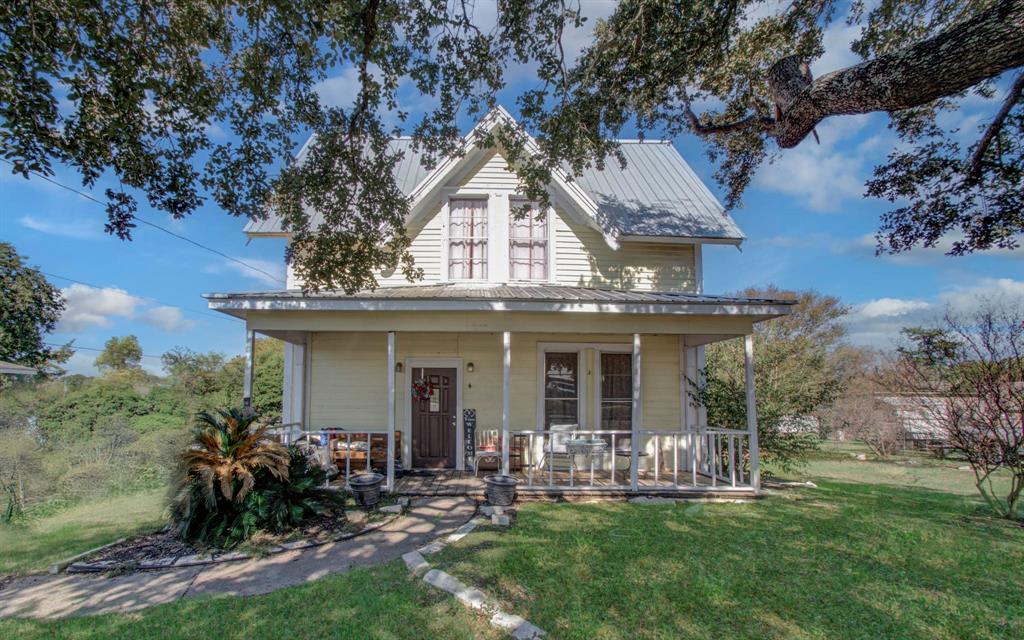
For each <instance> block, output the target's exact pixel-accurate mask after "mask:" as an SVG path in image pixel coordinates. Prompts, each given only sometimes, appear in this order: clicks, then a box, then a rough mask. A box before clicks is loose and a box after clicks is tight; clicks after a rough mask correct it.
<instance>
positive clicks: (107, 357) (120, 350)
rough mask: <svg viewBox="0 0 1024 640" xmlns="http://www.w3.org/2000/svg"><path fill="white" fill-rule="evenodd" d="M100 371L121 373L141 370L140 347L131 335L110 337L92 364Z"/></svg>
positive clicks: (136, 339)
mask: <svg viewBox="0 0 1024 640" xmlns="http://www.w3.org/2000/svg"><path fill="white" fill-rule="evenodd" d="M94 364H95V365H96V368H97V369H99V370H100V371H108V372H114V373H123V372H127V371H133V370H136V371H137V370H140V369H142V345H140V344H139V339H138V338H136V337H135V336H133V335H128V336H124V337H123V338H120V337H118V336H111V337H110V338H109V339H108V340H107V341H106V343H104V345H103V351H102V352H100V355H98V356H96V361H95V363H94Z"/></svg>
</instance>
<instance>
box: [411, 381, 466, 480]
mask: <svg viewBox="0 0 1024 640" xmlns="http://www.w3.org/2000/svg"><path fill="white" fill-rule="evenodd" d="M456 373H457V372H456V370H455V369H431V368H422V369H421V368H418V367H417V368H415V369H413V375H412V379H413V381H415V380H419V379H421V378H422V379H423V380H424V381H426V382H427V383H428V384H429V385H430V388H431V389H433V390H434V393H433V395H431V396H430V397H429V398H420V399H416V398H415V397H414V398H413V400H412V466H413V467H421V468H422V467H430V468H454V467H455V429H456V425H457V424H458V421H457V419H456V413H455V412H456V406H455V404H456V403H455V384H456V380H455V377H456ZM410 384H411V383H410Z"/></svg>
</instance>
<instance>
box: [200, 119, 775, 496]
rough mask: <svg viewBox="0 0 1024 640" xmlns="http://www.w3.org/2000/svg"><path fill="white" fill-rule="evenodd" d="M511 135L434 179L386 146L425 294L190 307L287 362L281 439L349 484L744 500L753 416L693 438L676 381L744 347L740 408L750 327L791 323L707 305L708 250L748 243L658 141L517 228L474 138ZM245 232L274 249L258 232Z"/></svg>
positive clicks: (298, 287)
mask: <svg viewBox="0 0 1024 640" xmlns="http://www.w3.org/2000/svg"><path fill="white" fill-rule="evenodd" d="M518 126H519V125H518V124H517V123H516V122H515V120H514V119H513V118H512V116H511V115H509V114H508V112H506V111H505V110H504V109H501V108H497V109H495V110H494V111H492V112H491V113H490V114H488V115H487V116H486V117H485V118H484V119H483V120H482V121H481V122H480V123H479V124H478V125H477V126H476V127H475V128H474V130H473V131H472V132H470V134H469V135H467V136H466V138H465V139H464V143H463V148H462V150H461V153H457V154H455V155H452V156H451V157H449V158H442V159H441V161H440V162H439V163H438V164H437V167H436V168H435V169H433V170H428V169H427V168H426V167H425V166H424V165H423V164H421V162H420V156H419V155H418V154H417V153H416V152H415V151H414V149H413V148H412V144H411V141H410V140H408V139H403V138H396V139H395V140H394V142H393V145H394V147H395V148H396V149H400V150H401V151H403V152H404V157H403V159H402V160H401V161H400V162H399V163H398V166H397V167H396V169H395V171H396V174H395V177H396V179H397V182H398V184H399V186H400V187H401V188H402V189H403V190H404V192H405V193H406V195H407V197H408V199H409V203H410V214H409V217H408V219H407V229H408V234H409V236H410V238H411V240H412V245H411V248H410V251H411V253H412V255H413V257H414V258H415V261H416V266H417V267H419V268H421V269H422V270H423V274H424V275H423V279H422V281H419V282H416V283H409V282H406V281H405V280H404V279H403V277H402V275H401V273H398V272H395V271H391V272H386V273H380V274H377V279H378V282H379V283H380V287H379V288H377V289H376V290H372V291H360V292H356V293H353V294H345V293H343V292H339V291H326V292H319V293H305V292H303V286H302V284H303V283H302V282H301V281H299V280H298V279H297V278H296V277H295V274H294V273H293V272H292V271H291V270H290V269H289V275H288V284H287V289H286V290H283V291H265V292H259V293H248V292H246V293H214V294H208V295H207V296H206V297H207V299H208V304H209V306H210V308H211V309H215V310H217V311H219V312H222V313H226V314H230V315H232V316H235V317H238V318H241V319H243V320H245V322H246V329H247V334H248V340H247V346H248V348H249V349H250V356H251V348H252V347H251V345H252V339H253V336H254V335H255V334H256V333H260V334H263V335H267V336H271V337H275V338H279V339H281V340H283V341H284V342H285V343H286V346H285V374H284V375H285V382H284V387H285V388H284V407H283V414H284V418H283V421H284V422H285V423H287V424H289V425H292V426H293V428H294V430H295V432H296V433H297V434H298V433H299V432H302V434H303V435H301V436H297V437H305V438H306V441H307V442H311V441H315V442H317V443H320V444H319V446H322V447H327V448H328V449H329V451H330V452H331V455H332V456H333V460H334V462H335V463H336V464H337V466H338V467H339V469H341V470H342V471H343V472H345V473H346V477H347V474H348V473H354V472H356V471H359V470H362V469H364V468H367V469H368V468H379V469H380V470H381V471H384V472H385V473H386V474H387V478H388V483H389V484H390V485H392V486H393V483H394V477H395V469H396V467H400V468H403V469H406V470H408V469H447V470H450V472H451V473H450V474H449V475H451V474H459V473H460V472H465V473H466V474H467V475H471V474H472V473H473V472H475V471H476V470H477V469H478V468H479V466H480V465H481V464H484V465H488V464H489V465H496V466H498V467H499V468H501V469H502V470H503V471H504V472H505V473H511V474H515V475H517V476H518V477H519V478H520V480H521V484H520V490H526V491H531V490H537V491H545V492H551V491H555V492H558V491H629V492H642V491H660V492H664V491H666V490H668V491H685V492H703V491H711V490H715V491H723V490H733V491H746V492H751V491H756V490H757V488H758V486H759V484H758V483H759V475H758V445H757V438H756V433H757V430H756V415H755V412H753V411H751V412H750V416H749V419H748V423H747V424H745V425H708V424H706V417H705V416H704V413H703V411H698V410H695V409H693V408H692V407H693V404H692V403H691V400H690V398H688V395H687V394H688V384H687V378H690V379H694V378H696V376H697V371H698V370H699V369H701V368H702V367H703V361H704V345H706V344H709V343H713V342H717V341H721V340H731V339H740V340H745V341H746V357H747V367H748V369H747V370H748V380H747V401H748V403H749V406H753V403H754V385H753V378H752V376H753V373H752V367H751V362H752V357H753V356H752V354H753V342H752V337H751V336H752V334H753V331H754V325H755V324H756V323H758V322H762V321H765V320H769V319H771V318H775V317H778V316H783V315H786V314H788V313H790V309H791V305H792V302H791V301H783V300H770V299H759V298H743V297H727V296H720V295H712V294H708V293H705V292H704V288H703V281H704V264H703V257H702V248H703V247H704V246H705V245H707V244H725V245H735V246H739V245H740V243H741V242H742V241H743V240H744V236H743V234H742V232H741V231H740V229H739V228H738V227H737V226H736V224H735V222H734V221H733V220H732V218H730V216H729V214H728V213H727V212H726V211H725V210H724V209H723V207H722V206H721V205H720V204H719V203H718V201H717V200H716V199H715V197H714V196H713V195H712V194H711V192H710V191H709V190H708V189H707V187H705V185H704V184H703V183H702V182H701V181H700V179H699V178H698V177H697V176H696V174H695V173H694V172H693V171H692V170H691V169H690V167H689V166H688V165H687V164H686V162H685V161H684V160H683V158H682V157H681V156H680V155H679V153H678V152H677V151H676V149H675V147H674V146H673V145H672V144H671V143H669V142H665V141H649V142H647V141H645V142H640V141H636V140H632V141H631V140H623V141H621V149H622V152H623V153H624V155H625V157H626V159H627V161H628V165H627V166H626V167H625V168H622V167H620V166H619V164H618V163H617V162H614V161H610V162H608V163H607V165H606V166H605V168H604V169H603V170H598V169H594V168H592V169H589V170H587V171H586V172H584V174H583V175H581V176H578V177H577V178H576V179H574V180H570V179H569V178H568V177H567V176H565V175H563V174H561V173H559V172H556V174H555V177H554V180H553V182H552V183H551V184H550V186H549V188H550V197H551V198H550V199H551V203H552V206H551V207H550V208H548V209H546V210H541V209H540V207H538V206H534V207H533V211H532V213H531V214H529V215H527V216H526V217H525V218H524V219H521V220H520V219H514V218H513V217H512V216H511V215H510V211H511V210H512V209H513V208H514V207H517V206H519V205H521V204H522V203H523V202H524V201H523V199H522V197H521V196H520V195H519V191H518V188H519V180H518V178H517V176H516V174H515V172H514V171H513V170H512V168H510V167H509V166H508V161H507V160H506V158H505V156H504V155H503V153H502V150H501V149H500V148H487V147H484V146H481V145H480V144H479V143H478V140H480V139H481V136H478V134H485V133H487V132H490V131H493V130H494V129H495V128H498V127H518ZM302 159H303V156H302V155H301V154H300V156H299V158H298V159H297V162H302ZM312 224H313V225H316V224H317V219H316V216H314V219H313V221H312ZM245 231H246V233H247V234H248V236H249V237H251V238H260V237H285V238H287V237H288V231H287V230H286V229H285V228H283V227H282V225H281V222H280V220H279V219H278V218H276V217H274V216H273V215H272V216H270V217H269V218H268V219H266V220H260V221H255V222H252V223H250V224H249V225H247V227H246V230H245ZM248 363H249V364H248V366H247V373H246V384H245V393H244V395H245V402H248V401H249V397H250V392H251V388H252V387H251V376H252V364H251V363H252V358H251V357H250V358H248ZM737 427H740V428H737ZM746 460H749V464H745V462H744V461H746Z"/></svg>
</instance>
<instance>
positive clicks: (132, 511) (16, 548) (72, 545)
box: [0, 491, 164, 575]
mask: <svg viewBox="0 0 1024 640" xmlns="http://www.w3.org/2000/svg"><path fill="white" fill-rule="evenodd" d="M163 509H164V492H163V491H155V492H145V493H137V494H134V495H128V496H119V497H116V498H107V499H104V500H96V501H92V502H86V503H82V504H80V505H76V506H74V507H71V508H70V509H66V510H63V511H60V512H58V513H55V514H52V515H48V516H43V517H37V518H31V519H30V520H29V521H28V523H27V524H22V525H0V575H3V574H5V573H6V574H10V573H19V574H20V573H30V572H38V571H45V570H46V568H47V567H48V566H49V565H50V564H51V563H53V562H56V561H58V560H62V559H64V558H67V557H70V556H73V555H75V554H77V553H81V552H83V551H88V550H89V549H92V548H93V547H97V546H99V545H102V544H106V543H108V542H113V541H114V540H117V539H118V538H121V537H124V536H128V535H133V534H135V533H138V532H140V531H149V530H152V529H155V528H157V527H160V526H161V525H163V524H164V521H163V517H162V516H163Z"/></svg>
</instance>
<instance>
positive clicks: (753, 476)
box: [743, 334, 761, 491]
mask: <svg viewBox="0 0 1024 640" xmlns="http://www.w3.org/2000/svg"><path fill="white" fill-rule="evenodd" d="M743 356H744V357H743V360H744V364H745V365H746V371H745V373H746V375H745V377H746V383H747V433H748V434H749V436H748V437H749V440H750V442H749V443H748V447H749V453H750V485H751V486H752V487H754V490H755V491H760V490H761V468H760V461H759V460H758V457H759V455H760V453H759V451H758V446H757V402H756V398H755V397H754V336H753V335H751V334H747V335H745V336H743Z"/></svg>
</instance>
